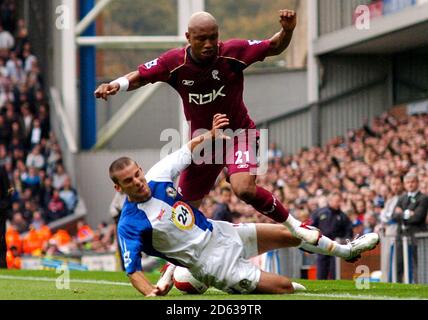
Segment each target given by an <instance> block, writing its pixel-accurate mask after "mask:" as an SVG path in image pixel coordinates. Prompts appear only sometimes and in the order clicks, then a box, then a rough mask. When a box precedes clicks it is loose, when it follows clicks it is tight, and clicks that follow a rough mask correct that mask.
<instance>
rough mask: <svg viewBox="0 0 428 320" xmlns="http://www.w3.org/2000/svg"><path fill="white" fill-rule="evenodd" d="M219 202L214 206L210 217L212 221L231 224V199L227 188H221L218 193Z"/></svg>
mask: <svg viewBox="0 0 428 320" xmlns="http://www.w3.org/2000/svg"><path fill="white" fill-rule="evenodd" d="M220 197H221V198H220V202H219V203H218V204H217V205H216V207H215V209H214V213H213V216H212V219H213V220H222V221H228V222H232V220H233V219H232V212H231V211H230V209H229V204H230V200H231V198H232V190H231V189H230V188H229V187H222V188H221V191H220Z"/></svg>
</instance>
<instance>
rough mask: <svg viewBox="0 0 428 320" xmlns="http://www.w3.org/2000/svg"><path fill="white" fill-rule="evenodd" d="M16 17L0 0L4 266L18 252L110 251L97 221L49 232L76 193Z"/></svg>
mask: <svg viewBox="0 0 428 320" xmlns="http://www.w3.org/2000/svg"><path fill="white" fill-rule="evenodd" d="M16 17H17V14H16V8H15V4H14V2H13V1H2V3H1V4H0V165H2V166H4V167H5V168H6V170H7V172H8V174H9V179H10V181H11V182H12V185H13V187H14V190H15V191H14V194H13V198H12V209H11V211H10V213H9V226H8V229H7V234H6V239H7V246H8V249H9V251H8V253H7V259H8V264H9V266H10V267H18V266H19V256H20V255H22V254H28V255H38V256H40V255H52V254H54V253H57V252H59V253H62V254H64V253H70V252H72V251H73V250H89V249H90V250H92V251H97V252H100V251H107V250H109V251H111V250H110V246H111V245H112V243H113V242H114V239H112V237H113V238H114V236H113V234H114V232H113V231H112V227H113V225H111V226H108V225H107V224H103V225H100V226H99V227H98V228H97V229H96V230H95V231H93V230H91V229H90V227H89V226H87V225H86V224H84V223H83V222H79V223H78V226H77V235H75V236H74V235H73V236H72V235H70V234H69V233H68V232H67V231H65V230H59V231H57V232H52V231H51V230H50V228H49V226H48V224H49V223H51V222H53V221H57V220H58V219H60V218H63V217H66V216H68V215H70V214H73V213H74V211H75V208H76V206H77V204H78V201H79V197H78V194H77V191H76V190H75V188H74V187H73V186H72V181H71V179H70V177H69V176H68V175H67V173H66V172H65V169H64V166H63V163H62V154H61V149H60V146H59V144H58V142H57V140H56V137H55V135H54V134H53V132H52V131H51V129H50V120H49V105H48V101H47V99H46V97H45V94H44V89H45V88H44V86H43V77H42V75H41V71H40V68H39V62H38V59H37V57H36V56H35V55H34V54H33V52H32V47H31V43H30V41H29V38H28V29H27V26H26V23H25V21H24V20H23V19H17V18H16ZM113 248H115V246H114V245H113ZM113 250H114V249H113Z"/></svg>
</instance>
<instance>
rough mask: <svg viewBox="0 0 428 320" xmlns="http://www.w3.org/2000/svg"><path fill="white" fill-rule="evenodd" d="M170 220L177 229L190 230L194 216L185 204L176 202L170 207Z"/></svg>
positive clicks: (193, 222)
mask: <svg viewBox="0 0 428 320" xmlns="http://www.w3.org/2000/svg"><path fill="white" fill-rule="evenodd" d="M171 220H172V222H174V224H175V226H176V227H177V228H178V229H180V230H190V229H192V228H193V225H194V224H195V215H194V214H193V210H192V208H191V207H190V206H189V205H188V204H187V203H185V202H182V201H177V202H176V203H175V204H174V205H173V207H172V215H171Z"/></svg>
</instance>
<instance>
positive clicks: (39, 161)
mask: <svg viewBox="0 0 428 320" xmlns="http://www.w3.org/2000/svg"><path fill="white" fill-rule="evenodd" d="M25 165H26V166H27V167H35V168H37V169H43V168H44V167H45V157H44V156H43V155H42V154H41V150H40V145H39V144H36V145H35V146H34V148H33V150H32V151H31V153H30V154H28V156H27V160H26V161H25Z"/></svg>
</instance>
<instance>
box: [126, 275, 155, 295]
mask: <svg viewBox="0 0 428 320" xmlns="http://www.w3.org/2000/svg"><path fill="white" fill-rule="evenodd" d="M129 280H130V281H131V283H132V285H133V286H134V288H135V289H137V290H138V291H139V292H141V293H142V294H144V295H145V296H146V297H153V296H156V293H155V292H154V291H155V289H156V287H155V286H154V285H153V284H151V283H150V281H149V280H148V279H147V278H146V276H145V275H144V273H143V272H142V271H136V272H134V273H132V274H130V275H129Z"/></svg>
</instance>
